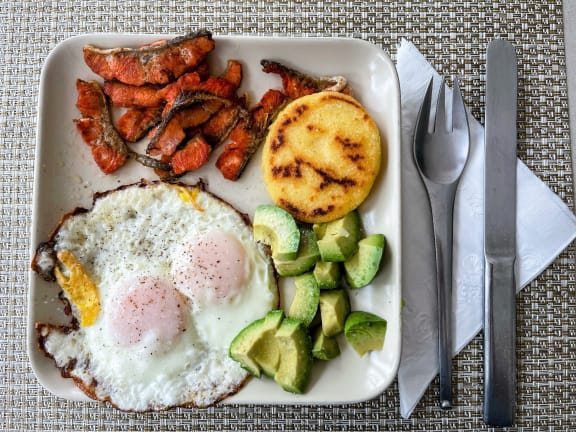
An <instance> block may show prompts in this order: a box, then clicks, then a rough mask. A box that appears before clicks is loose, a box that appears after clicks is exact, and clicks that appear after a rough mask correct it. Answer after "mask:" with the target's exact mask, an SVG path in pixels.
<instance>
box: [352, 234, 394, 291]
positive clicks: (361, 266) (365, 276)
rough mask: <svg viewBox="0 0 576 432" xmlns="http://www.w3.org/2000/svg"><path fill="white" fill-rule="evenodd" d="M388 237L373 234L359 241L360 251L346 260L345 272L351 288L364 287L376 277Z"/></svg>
mask: <svg viewBox="0 0 576 432" xmlns="http://www.w3.org/2000/svg"><path fill="white" fill-rule="evenodd" d="M385 245H386V238H385V237H384V235H383V234H372V235H369V236H367V237H365V238H363V239H362V240H360V241H359V242H358V252H356V254H355V255H354V256H353V257H352V258H350V259H348V260H347V261H345V262H344V274H345V277H346V282H348V286H349V287H350V288H362V287H364V286H366V285H368V284H369V283H370V282H372V280H373V279H374V278H375V277H376V273H378V269H379V268H380V261H381V260H382V255H383V253H384V247H385Z"/></svg>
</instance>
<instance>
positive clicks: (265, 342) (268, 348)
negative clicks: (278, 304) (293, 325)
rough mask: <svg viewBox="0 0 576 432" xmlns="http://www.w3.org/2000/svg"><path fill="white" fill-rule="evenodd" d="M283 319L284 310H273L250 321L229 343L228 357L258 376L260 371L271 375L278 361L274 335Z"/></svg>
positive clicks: (278, 355)
mask: <svg viewBox="0 0 576 432" xmlns="http://www.w3.org/2000/svg"><path fill="white" fill-rule="evenodd" d="M283 319H284V312H283V311H282V310H274V311H270V312H268V313H267V314H266V316H265V317H264V318H260V319H258V320H256V321H254V322H252V323H250V324H249V325H248V326H246V327H245V328H244V329H242V330H241V331H240V333H238V335H237V336H236V337H235V338H234V339H233V340H232V342H231V343H230V347H229V355H230V357H231V358H232V359H233V360H236V361H237V362H239V363H240V365H241V366H242V367H243V368H244V369H246V370H247V371H248V372H250V373H251V374H252V375H254V376H256V377H258V378H259V377H260V376H261V375H262V372H264V373H265V374H266V375H269V376H273V375H274V373H275V371H276V369H277V367H278V363H279V361H280V352H279V349H278V344H277V341H276V339H275V335H276V330H277V329H278V328H279V327H280V324H281V322H282V320H283Z"/></svg>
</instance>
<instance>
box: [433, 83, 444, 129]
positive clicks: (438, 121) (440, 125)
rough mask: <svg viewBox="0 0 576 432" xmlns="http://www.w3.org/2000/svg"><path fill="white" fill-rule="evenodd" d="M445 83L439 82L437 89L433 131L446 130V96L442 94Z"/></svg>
mask: <svg viewBox="0 0 576 432" xmlns="http://www.w3.org/2000/svg"><path fill="white" fill-rule="evenodd" d="M445 87H446V83H445V82H444V80H442V82H441V83H440V90H438V100H437V101H436V118H435V120H434V132H440V131H445V130H446V97H445V95H444V92H445Z"/></svg>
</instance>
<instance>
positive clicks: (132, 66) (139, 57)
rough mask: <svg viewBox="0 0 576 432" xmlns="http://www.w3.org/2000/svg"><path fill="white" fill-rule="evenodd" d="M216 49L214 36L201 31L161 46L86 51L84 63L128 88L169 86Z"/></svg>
mask: <svg viewBox="0 0 576 432" xmlns="http://www.w3.org/2000/svg"><path fill="white" fill-rule="evenodd" d="M214 47H215V42H214V40H213V39H212V34H211V33H210V32H209V31H206V30H201V31H199V32H196V33H191V34H188V35H185V36H181V37H176V38H174V39H170V40H169V41H167V42H165V43H161V44H152V45H149V46H145V47H140V48H112V49H101V48H97V47H95V46H93V45H86V46H85V47H84V48H83V54H84V61H85V62H86V64H87V65H88V67H89V68H90V69H91V70H92V71H93V72H94V73H96V74H98V75H100V76H101V77H103V78H104V79H106V80H114V79H115V80H118V81H121V82H123V83H125V84H132V85H138V86H139V85H144V84H168V83H169V82H171V81H174V80H175V79H177V78H178V77H179V76H181V75H182V74H184V73H185V72H189V71H191V70H193V69H194V68H196V67H197V66H198V65H200V64H201V63H202V62H203V61H204V59H205V58H206V56H207V55H208V53H210V52H211V51H212V50H213V49H214Z"/></svg>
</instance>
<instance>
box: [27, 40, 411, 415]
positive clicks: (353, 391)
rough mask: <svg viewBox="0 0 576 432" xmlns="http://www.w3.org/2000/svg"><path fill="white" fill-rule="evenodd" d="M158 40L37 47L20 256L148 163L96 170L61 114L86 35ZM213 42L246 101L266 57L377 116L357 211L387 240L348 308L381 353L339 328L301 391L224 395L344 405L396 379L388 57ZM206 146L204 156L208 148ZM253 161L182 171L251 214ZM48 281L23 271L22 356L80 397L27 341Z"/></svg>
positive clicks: (69, 102) (393, 127)
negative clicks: (371, 276) (38, 71)
mask: <svg viewBox="0 0 576 432" xmlns="http://www.w3.org/2000/svg"><path fill="white" fill-rule="evenodd" d="M164 38H166V35H134V34H90V35H82V36H77V37H73V38H71V39H68V40H66V41H64V42H62V43H60V44H59V45H58V46H57V47H56V48H55V49H54V50H53V51H52V52H51V53H50V55H49V56H48V58H47V60H46V62H45V65H44V68H43V70H42V75H41V81H40V97H39V106H38V131H37V147H36V171H35V184H34V208H33V221H32V239H31V241H32V243H31V254H33V253H34V251H35V248H36V246H37V245H38V243H39V242H41V241H43V240H45V239H47V238H48V236H49V235H50V232H51V231H52V230H53V229H54V227H55V226H56V224H57V223H58V221H59V220H60V217H61V216H62V215H63V214H64V213H66V212H69V211H71V210H72V209H73V208H75V207H86V208H89V207H90V206H91V204H92V195H93V194H94V193H95V192H101V191H105V190H108V189H113V188H116V187H118V186H120V185H122V184H129V183H133V182H136V181H138V180H140V179H141V178H148V179H155V175H154V173H153V172H152V171H151V170H150V169H148V168H144V167H142V166H140V165H139V164H137V163H129V164H127V165H126V166H125V167H123V168H122V169H120V170H118V171H117V173H115V174H112V175H104V174H102V173H101V172H100V171H99V169H98V168H97V167H96V164H95V163H94V162H93V161H92V157H91V154H90V151H89V148H88V146H86V145H85V144H84V143H83V142H82V139H81V137H80V136H79V134H78V133H77V131H76V128H75V126H74V124H73V122H72V120H73V119H74V118H78V117H79V116H80V114H79V112H78V110H77V109H76V106H75V104H76V95H77V94H76V87H75V82H76V79H77V78H82V79H84V80H88V79H98V80H100V81H101V78H99V77H97V76H95V75H94V73H93V72H92V71H91V70H90V69H89V68H88V67H87V66H86V65H85V63H84V60H83V57H82V47H83V46H84V45H85V44H94V45H96V46H99V47H102V48H111V47H119V46H125V47H128V46H138V45H140V44H143V43H147V42H152V41H155V40H158V39H164ZM215 40H216V49H215V51H214V52H213V53H212V54H211V56H210V59H211V68H212V70H213V71H214V72H215V73H218V72H219V71H221V70H223V69H224V66H225V63H226V60H228V59H238V60H240V61H241V62H242V63H243V66H244V78H243V82H242V87H241V89H240V91H239V94H243V93H247V94H249V96H250V98H251V99H250V100H252V101H256V100H258V99H259V98H260V96H261V95H262V94H263V93H264V92H265V91H266V90H267V89H269V88H278V89H280V88H281V82H280V79H279V77H278V76H277V75H274V74H266V73H264V72H262V71H261V66H260V60H261V59H271V60H277V61H280V62H282V63H284V64H286V65H288V66H290V67H293V68H296V69H299V70H301V71H303V72H306V73H309V74H311V75H316V76H333V75H343V76H345V77H346V78H347V79H348V80H349V82H350V85H351V87H352V89H353V92H354V95H355V97H356V98H357V99H358V100H359V101H360V102H361V103H362V104H363V105H364V106H365V108H366V109H367V111H368V112H369V113H370V115H371V116H372V117H373V119H374V120H375V122H376V123H377V125H378V127H379V129H380V132H381V136H382V142H383V149H384V152H383V155H384V156H383V161H382V162H383V163H382V170H381V173H380V175H379V177H378V179H377V180H376V183H375V186H374V188H373V190H372V192H371V194H370V196H369V198H368V199H367V200H366V201H365V202H364V203H363V204H362V206H361V208H360V211H361V215H362V220H363V224H364V227H365V230H366V231H367V232H368V233H375V232H380V233H383V234H385V235H386V238H387V248H386V252H385V255H384V259H383V268H382V270H381V271H380V273H379V274H378V276H377V277H376V279H375V280H374V281H373V283H372V284H371V285H369V286H367V287H365V288H362V289H360V290H354V291H352V292H351V293H350V301H351V305H352V309H353V310H366V311H371V312H374V313H376V314H378V315H380V316H382V317H384V318H385V319H386V320H387V321H388V329H387V334H386V340H385V345H384V348H383V350H381V351H376V352H371V353H369V354H366V355H365V356H364V357H360V356H358V355H357V354H356V353H355V352H354V351H353V350H352V348H351V347H350V346H349V345H348V343H347V342H346V341H345V340H344V338H343V336H340V337H341V338H342V339H341V340H340V347H341V350H342V353H341V355H340V356H339V357H338V358H337V359H335V360H332V361H329V362H316V364H315V366H314V371H313V377H312V382H311V384H310V387H309V390H308V392H307V393H306V394H304V395H294V394H291V393H287V392H285V391H283V390H282V389H281V388H280V387H279V386H278V385H276V384H275V383H274V382H273V380H271V379H253V380H251V381H250V382H249V383H248V384H247V385H246V386H245V388H243V389H242V390H241V391H240V392H239V393H238V394H236V395H234V396H232V397H230V398H228V399H226V400H225V401H224V402H223V403H278V404H280V403H315V404H318V403H347V402H357V401H362V400H367V399H370V398H373V397H376V396H378V395H379V394H380V393H381V392H382V391H384V390H385V389H386V387H388V385H389V384H390V383H391V382H392V380H393V379H394V377H395V376H396V371H397V368H398V364H399V361H400V344H401V331H400V330H401V329H400V323H401V320H400V308H401V260H400V258H401V250H400V248H401V235H400V228H401V218H400V207H401V205H400V200H401V189H400V166H401V165H400V88H399V83H398V78H397V75H396V69H395V67H394V64H393V63H392V62H391V60H390V58H389V57H388V56H387V55H386V54H385V53H384V52H383V51H382V50H381V49H379V48H378V47H376V46H375V45H372V44H370V43H368V42H365V41H362V40H358V39H343V38H339V39H334V38H278V37H274V38H264V37H245V36H239V37H234V36H230V37H215ZM220 150H221V149H220ZM215 153H216V154H215V155H214V156H213V160H216V158H217V155H218V153H219V151H216V152H215ZM259 158H260V154H259V153H256V155H255V156H254V159H253V160H252V162H251V163H250V164H249V165H248V168H247V169H246V171H245V172H244V174H243V175H242V177H241V178H240V180H239V181H237V182H230V181H227V180H224V179H223V178H222V176H221V174H220V172H219V171H218V170H217V169H216V168H215V167H214V164H213V162H212V163H210V164H209V165H207V166H205V167H203V168H202V169H200V170H198V171H196V172H194V173H193V174H188V175H187V176H185V177H183V179H182V180H183V181H185V182H189V183H194V182H196V181H197V180H198V179H199V178H202V179H204V180H205V181H206V182H207V185H208V190H209V191H210V192H212V193H214V194H216V195H219V196H221V197H222V198H224V199H226V200H227V201H229V202H230V203H232V204H233V205H234V206H235V207H236V208H238V209H239V210H240V211H242V212H245V213H247V214H249V215H253V212H254V209H255V207H256V206H257V205H258V204H263V203H269V202H270V198H269V197H268V194H267V192H266V190H265V188H264V185H263V181H262V174H261V172H260V168H259V163H258V162H257V161H258V160H259ZM289 283H290V281H289V280H284V281H283V283H282V286H281V292H282V293H285V295H284V296H283V302H284V304H287V302H288V297H289V295H288V293H287V292H286V288H287V286H288V284H289ZM58 290H59V289H58V287H57V286H56V284H49V283H46V282H44V281H43V280H41V279H40V278H39V277H38V276H37V275H36V274H34V273H31V274H30V290H29V302H28V306H29V310H28V353H29V356H30V360H31V363H32V368H33V370H34V372H35V374H36V376H37V378H38V380H39V381H40V383H41V384H42V385H43V386H44V387H46V388H47V389H48V390H49V391H50V392H52V393H54V394H55V395H57V396H60V397H63V398H66V399H71V400H89V399H88V398H87V397H86V396H85V395H84V394H83V393H82V392H81V391H80V390H79V389H78V388H77V387H76V386H75V385H74V384H73V382H72V380H71V379H64V378H62V377H61V376H60V372H59V371H58V370H57V369H56V367H55V366H54V364H53V362H52V360H50V359H48V358H46V357H45V356H44V355H43V354H42V353H41V352H40V351H39V350H38V348H37V345H36V331H35V330H34V323H35V322H37V321H42V322H50V323H59V322H66V321H65V320H66V319H65V317H64V314H63V310H62V306H61V303H60V301H59V300H58V298H57V293H58ZM63 320H64V321H63ZM238 330H240V329H238Z"/></svg>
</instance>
